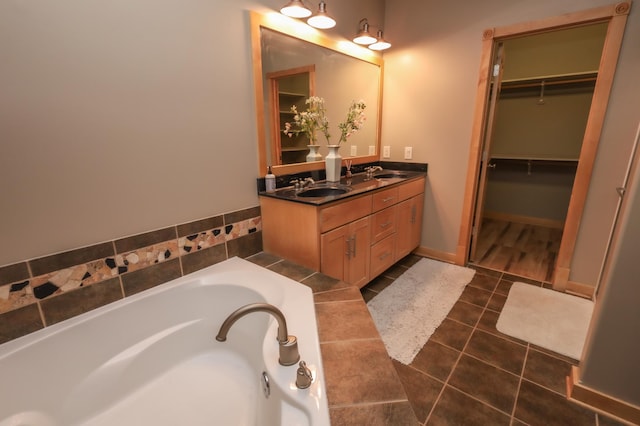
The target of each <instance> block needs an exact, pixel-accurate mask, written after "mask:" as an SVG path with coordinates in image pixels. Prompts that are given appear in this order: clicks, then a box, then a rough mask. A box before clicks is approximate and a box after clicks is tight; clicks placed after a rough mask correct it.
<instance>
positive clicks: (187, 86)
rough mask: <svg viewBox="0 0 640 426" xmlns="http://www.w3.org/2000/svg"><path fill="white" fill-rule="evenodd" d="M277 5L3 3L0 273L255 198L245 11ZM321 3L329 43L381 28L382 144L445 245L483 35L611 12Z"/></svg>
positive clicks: (604, 208)
mask: <svg viewBox="0 0 640 426" xmlns="http://www.w3.org/2000/svg"><path fill="white" fill-rule="evenodd" d="M281 3H282V2H281V1H280V0H263V1H261V2H252V1H248V0H245V1H242V0H239V1H233V2H232V1H220V0H218V1H211V2H195V1H191V0H190V1H185V2H179V3H175V2H167V1H159V2H158V1H153V2H152V1H148V0H136V1H134V2H123V3H119V2H116V3H114V2H104V1H102V2H99V1H96V0H92V1H86V2H81V3H78V2H71V1H69V0H62V1H57V2H55V3H51V2H45V1H42V0H41V1H31V2H17V1H7V2H2V3H0V50H1V51H2V52H3V54H4V57H3V68H2V76H1V78H2V80H1V81H2V92H3V96H2V97H0V132H1V133H0V140H1V143H0V200H1V204H2V208H1V209H0V215H1V216H0V218H1V219H0V239H1V241H2V244H0V265H4V264H9V263H12V262H15V261H19V260H23V259H28V258H33V257H37V256H41V255H45V254H50V253H54V252H58V251H63V250H68V249H72V248H75V247H78V246H83V245H87V244H92V243H95V242H99V241H106V240H110V239H114V238H118V237H121V236H125V235H130V234H135V233H138V232H144V231H147V230H150V229H156V228H160V227H163V226H165V225H168V224H174V223H180V222H186V221H189V220H194V219H197V218H200V217H206V216H211V215H214V214H218V213H222V212H227V211H233V210H238V209H241V208H244V207H249V206H252V205H256V204H257V196H256V192H255V178H256V177H258V176H257V171H256V170H257V153H256V143H255V140H256V134H255V133H256V127H255V123H254V120H253V114H254V105H253V87H252V80H251V68H250V66H251V60H250V49H249V28H248V16H247V13H246V10H247V9H256V10H265V9H277V8H278V7H279V6H281ZM609 3H610V2H609V1H607V0H588V1H585V0H583V1H578V0H564V1H562V2H558V1H556V0H544V1H540V2H529V3H513V2H510V1H508V0H490V1H485V2H482V3H474V2H464V4H463V5H461V7H452V5H451V4H450V3H446V2H435V1H432V0H429V1H424V0H394V1H389V2H387V4H386V10H385V6H384V2H383V0H358V1H348V2H330V3H329V4H328V7H329V12H330V13H332V14H333V15H334V16H335V17H336V18H337V19H338V27H336V29H334V30H332V31H331V34H339V35H344V36H349V35H350V34H351V33H352V32H353V31H354V27H355V26H356V24H357V21H358V20H359V19H360V18H362V17H365V16H366V17H368V18H369V21H370V22H372V23H381V22H382V17H383V14H386V17H385V19H386V23H385V26H386V27H385V36H386V37H387V38H388V39H389V40H391V41H392V43H393V48H392V49H391V50H389V51H388V52H387V53H386V54H385V61H386V68H385V93H384V111H383V135H382V137H383V144H384V145H391V147H392V150H391V153H392V158H391V159H392V160H401V159H402V151H403V150H402V147H403V146H413V156H414V160H415V161H425V162H428V163H429V184H428V187H427V194H426V201H425V213H424V219H425V227H424V231H423V235H422V241H421V245H422V246H425V247H427V248H430V249H433V250H436V251H440V252H443V253H454V252H455V248H456V244H457V239H458V232H459V227H460V215H461V209H462V200H463V193H464V185H465V177H466V162H467V159H468V152H469V142H470V131H471V118H472V116H473V104H474V101H475V92H476V90H475V89H476V84H477V77H478V66H479V59H480V36H481V34H482V31H483V30H484V29H485V28H488V27H493V26H501V25H509V24H513V23H517V22H523V21H527V20H531V19H538V18H543V17H547V16H550V15H558V14H562V13H565V12H571V11H576V10H580V9H584V8H587V7H595V6H599V5H604V4H609ZM639 16H640V12H639V11H638V8H637V7H635V8H632V11H631V15H630V17H629V21H628V24H627V31H626V36H625V37H626V40H625V43H624V45H623V49H622V52H621V57H620V61H619V66H618V72H617V76H616V80H615V82H614V88H613V93H612V98H611V104H610V109H609V113H608V114H607V119H606V123H605V128H604V132H603V137H602V142H601V149H600V152H599V155H598V160H597V162H596V166H595V170H594V178H593V183H592V186H591V189H590V192H589V198H588V200H587V208H586V211H585V214H584V217H583V224H582V228H581V232H580V235H579V238H578V244H577V247H576V252H575V259H574V262H573V265H572V268H573V269H572V275H571V277H570V278H571V279H572V280H575V281H579V282H584V283H590V284H593V283H595V280H596V277H597V275H598V272H599V269H600V263H601V261H602V257H603V253H604V250H605V246H606V240H607V238H608V235H609V229H610V225H611V220H612V217H613V212H614V210H615V204H616V202H617V195H616V193H615V190H614V188H615V187H616V186H618V185H619V182H620V181H621V179H622V173H623V169H624V167H623V166H624V165H625V164H626V161H627V158H628V156H629V152H630V145H631V142H632V139H633V134H634V132H635V127H636V125H637V121H638V114H637V111H638V110H640V96H638V90H639V87H640V86H638V85H637V84H636V83H635V79H636V74H637V70H638V69H640V57H639V56H640V51H639V50H638V49H637V48H636V46H637V44H638V42H639V40H640V19H638V17H639Z"/></svg>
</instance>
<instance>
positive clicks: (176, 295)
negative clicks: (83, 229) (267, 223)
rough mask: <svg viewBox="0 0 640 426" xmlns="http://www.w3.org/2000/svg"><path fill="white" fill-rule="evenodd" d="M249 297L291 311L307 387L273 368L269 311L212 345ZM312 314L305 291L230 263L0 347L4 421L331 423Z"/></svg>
mask: <svg viewBox="0 0 640 426" xmlns="http://www.w3.org/2000/svg"><path fill="white" fill-rule="evenodd" d="M254 302H266V303H269V304H272V305H274V306H277V307H278V308H279V309H280V310H281V311H282V312H283V313H284V315H285V317H286V321H287V326H288V329H289V330H288V331H289V334H291V335H295V336H297V338H298V346H299V351H300V356H301V360H304V361H305V362H306V364H307V366H308V367H309V368H310V370H311V371H312V374H313V377H314V381H313V383H312V384H311V386H310V387H309V388H307V389H298V388H297V387H296V386H295V379H296V372H297V369H298V364H295V365H292V366H288V367H285V366H282V365H280V364H279V363H278V342H277V340H276V335H277V322H276V321H275V319H274V318H273V317H272V316H271V315H270V314H267V313H264V312H254V313H251V314H249V315H247V316H245V317H242V318H240V319H239V320H238V321H236V322H235V324H234V325H233V326H232V327H231V329H230V331H229V333H228V336H227V341H226V342H218V341H216V339H215V335H216V333H217V331H218V329H219V327H220V325H221V324H222V322H223V321H224V319H225V318H226V317H227V316H228V315H229V314H230V313H231V312H232V311H234V310H235V309H236V308H239V307H240V306H243V305H246V304H249V303H254ZM314 312H315V311H314V305H313V296H312V293H311V290H310V289H309V288H307V287H305V286H304V285H302V284H299V283H296V282H295V281H292V280H290V279H288V278H286V277H283V276H281V275H278V274H276V273H274V272H272V271H269V270H267V269H265V268H262V267H260V266H257V265H255V264H253V263H251V262H248V261H246V260H243V259H239V258H231V259H229V260H226V261H224V262H222V263H219V264H216V265H213V266H211V267H208V268H206V269H203V270H201V271H198V272H195V273H192V274H189V275H186V276H184V277H181V278H179V279H176V280H173V281H171V282H168V283H166V284H163V285H160V286H158V287H155V288H152V289H150V290H146V291H144V292H142V293H139V294H136V295H133V296H130V297H127V298H125V299H123V300H120V301H118V302H115V303H112V304H109V305H106V306H103V307H101V308H98V309H95V310H93V311H91V312H88V313H85V314H83V315H80V316H77V317H74V318H71V319H69V320H66V321H63V322H60V323H58V324H54V325H52V326H50V327H47V328H45V329H43V330H40V331H37V332H35V333H32V334H29V335H27V336H24V337H21V338H18V339H16V340H12V341H10V342H7V343H4V344H2V345H0V426H8V425H11V426H14V425H15V426H17V425H38V426H40V425H42V426H50V425H64V426H68V425H144V426H146V425H154V426H156V425H180V424H184V425H233V426H237V425H329V411H328V406H327V398H326V391H325V382H324V377H323V373H322V372H323V370H322V359H321V356H320V344H319V341H318V334H317V327H316V318H315V313H314ZM267 383H268V384H267ZM267 395H268V396H267Z"/></svg>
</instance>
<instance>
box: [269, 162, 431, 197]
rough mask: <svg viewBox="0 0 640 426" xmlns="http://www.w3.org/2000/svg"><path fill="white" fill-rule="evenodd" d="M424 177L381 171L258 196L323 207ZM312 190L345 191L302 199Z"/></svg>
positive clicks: (419, 172) (282, 189)
mask: <svg viewBox="0 0 640 426" xmlns="http://www.w3.org/2000/svg"><path fill="white" fill-rule="evenodd" d="M423 176H426V172H421V171H398V170H387V169H383V170H380V171H377V172H376V173H374V174H373V175H370V174H367V173H358V174H354V175H353V176H352V177H351V178H345V177H342V178H341V179H340V182H326V181H319V182H315V183H313V184H311V185H309V186H307V187H306V188H304V189H302V190H296V189H295V188H294V187H293V186H288V187H284V188H279V189H277V190H276V191H275V192H266V191H260V192H259V195H261V196H265V197H272V198H278V199H282V200H288V201H294V202H298V203H305V204H313V205H323V204H327V203H330V202H333V201H338V200H342V199H345V198H351V197H354V196H357V195H361V194H364V193H366V192H370V191H375V190H377V189H383V188H389V187H392V186H394V185H398V184H401V183H405V182H408V181H411V180H414V179H419V178H421V177H423ZM314 188H338V189H342V190H344V191H346V192H345V193H343V194H337V195H325V196H320V197H303V196H302V195H301V194H303V193H304V190H308V189H314Z"/></svg>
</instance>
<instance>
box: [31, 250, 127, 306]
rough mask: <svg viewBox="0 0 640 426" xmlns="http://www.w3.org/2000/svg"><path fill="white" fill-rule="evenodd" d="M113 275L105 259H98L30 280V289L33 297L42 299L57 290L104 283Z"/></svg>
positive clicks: (62, 290)
mask: <svg viewBox="0 0 640 426" xmlns="http://www.w3.org/2000/svg"><path fill="white" fill-rule="evenodd" d="M114 275H117V274H114V273H113V272H112V270H111V268H110V267H109V266H108V265H107V261H106V259H99V260H94V261H91V262H88V263H84V264H81V265H76V266H72V267H71V268H66V269H61V270H59V271H54V272H51V273H49V274H45V275H40V276H38V277H35V278H33V279H32V280H31V287H32V288H33V292H34V294H35V296H36V297H37V298H38V299H43V298H45V297H47V296H50V295H52V294H54V293H58V292H59V291H58V290H60V291H61V292H64V291H69V290H73V289H75V288H78V287H82V286H86V285H90V284H93V283H97V282H100V281H104V280H106V279H108V278H111V277H113V276H114Z"/></svg>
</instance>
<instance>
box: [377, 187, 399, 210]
mask: <svg viewBox="0 0 640 426" xmlns="http://www.w3.org/2000/svg"><path fill="white" fill-rule="evenodd" d="M372 197H373V211H374V212H377V211H378V210H382V209H385V208H387V207H389V206H392V205H394V204H395V203H397V202H398V188H397V187H396V188H389V189H385V190H383V191H380V192H376V193H375V194H373V195H372Z"/></svg>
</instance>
